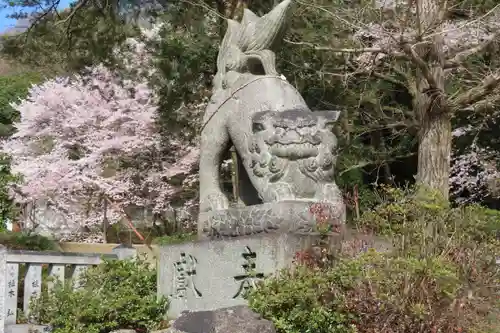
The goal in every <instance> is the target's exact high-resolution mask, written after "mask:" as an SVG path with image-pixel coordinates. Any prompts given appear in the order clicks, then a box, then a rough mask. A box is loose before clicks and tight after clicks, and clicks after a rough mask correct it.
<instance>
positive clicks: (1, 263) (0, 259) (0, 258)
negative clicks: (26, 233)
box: [0, 245, 7, 333]
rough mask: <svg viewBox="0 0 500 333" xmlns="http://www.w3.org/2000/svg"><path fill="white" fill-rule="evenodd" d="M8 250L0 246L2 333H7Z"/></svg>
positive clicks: (0, 322) (0, 313) (0, 312)
mask: <svg viewBox="0 0 500 333" xmlns="http://www.w3.org/2000/svg"><path fill="white" fill-rule="evenodd" d="M6 271H7V248H6V247H5V246H3V245H0V333H4V331H5V321H6V314H7V309H6V303H7V302H6V296H7V276H6V275H7V274H6Z"/></svg>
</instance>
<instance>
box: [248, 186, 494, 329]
mask: <svg viewBox="0 0 500 333" xmlns="http://www.w3.org/2000/svg"><path fill="white" fill-rule="evenodd" d="M378 196H379V199H380V204H379V205H378V206H376V207H375V208H374V209H372V210H368V211H367V212H365V213H364V214H363V215H362V216H361V218H360V219H359V221H358V226H359V227H360V228H362V229H365V230H367V231H371V232H375V233H377V234H384V235H389V236H391V237H392V239H393V241H394V244H393V246H394V247H393V250H392V251H390V252H386V253H376V252H375V251H373V250H369V251H367V252H365V253H363V254H361V255H359V256H357V257H354V258H352V257H347V256H340V258H339V259H338V260H337V262H335V263H334V264H333V266H330V267H327V268H324V269H318V268H316V269H307V268H306V267H304V266H298V267H296V268H294V269H293V270H291V271H285V272H283V273H282V274H280V275H279V276H278V277H275V278H271V279H268V280H266V281H264V282H263V283H262V285H261V286H260V287H259V288H257V289H256V290H254V291H252V292H250V293H249V295H248V297H249V301H250V305H251V307H252V308H253V309H255V310H256V311H258V312H259V313H262V314H263V315H264V316H265V317H267V318H270V319H272V320H273V321H274V322H275V323H276V325H277V327H278V329H279V331H280V332H287V333H295V332H297V333H298V332H309V333H316V332H359V333H368V332H374V331H376V332H394V333H413V332H415V333H416V332H432V331H436V332H443V333H452V332H461V331H464V332H481V333H486V332H488V333H490V332H491V333H493V332H498V323H499V322H500V304H499V303H498V299H499V297H500V286H499V285H498V281H499V280H500V271H499V270H498V267H497V264H496V263H495V260H496V258H498V257H499V256H500V240H499V239H498V234H499V231H500V218H499V217H500V213H499V212H498V211H493V210H489V209H485V208H483V207H480V206H467V207H457V208H452V207H450V206H449V205H448V204H445V203H444V202H443V201H441V200H440V198H439V196H437V195H435V194H433V193H432V192H429V191H425V190H423V189H421V188H420V189H409V190H399V189H394V188H389V187H385V188H383V189H382V190H380V191H378Z"/></svg>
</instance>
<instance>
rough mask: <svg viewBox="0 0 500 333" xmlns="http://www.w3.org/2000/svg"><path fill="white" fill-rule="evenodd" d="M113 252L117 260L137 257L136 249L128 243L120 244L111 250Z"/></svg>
mask: <svg viewBox="0 0 500 333" xmlns="http://www.w3.org/2000/svg"><path fill="white" fill-rule="evenodd" d="M111 252H112V253H113V254H116V256H117V257H118V260H125V259H131V260H134V259H135V258H136V257H137V249H136V248H135V247H132V246H130V245H125V244H120V245H118V246H117V247H115V248H113V250H111Z"/></svg>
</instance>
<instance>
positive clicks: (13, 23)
mask: <svg viewBox="0 0 500 333" xmlns="http://www.w3.org/2000/svg"><path fill="white" fill-rule="evenodd" d="M71 2H73V1H72V0H61V2H60V3H59V8H58V9H59V10H61V9H64V8H66V7H68V6H69V4H70V3H71ZM15 11H16V10H15V9H12V8H7V9H0V34H1V33H4V32H6V31H7V30H10V29H13V28H18V29H22V28H23V27H26V26H27V21H26V20H20V22H17V20H14V19H11V18H7V17H6V16H7V15H9V14H12V13H13V12H15ZM16 30H17V29H16Z"/></svg>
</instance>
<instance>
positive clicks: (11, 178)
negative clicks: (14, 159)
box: [0, 153, 20, 231]
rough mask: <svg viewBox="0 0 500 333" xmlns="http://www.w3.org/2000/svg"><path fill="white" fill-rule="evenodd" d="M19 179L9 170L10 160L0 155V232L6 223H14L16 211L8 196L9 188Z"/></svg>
mask: <svg viewBox="0 0 500 333" xmlns="http://www.w3.org/2000/svg"><path fill="white" fill-rule="evenodd" d="M19 180H20V179H19V177H18V176H16V175H13V174H12V173H11V170H10V158H9V157H8V156H6V155H5V154H1V153H0V231H2V230H4V229H5V224H6V222H7V221H10V222H12V221H15V219H16V217H17V213H18V210H17V209H16V206H15V203H14V202H13V201H12V199H11V197H10V195H9V186H10V185H11V184H15V183H17V182H19Z"/></svg>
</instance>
